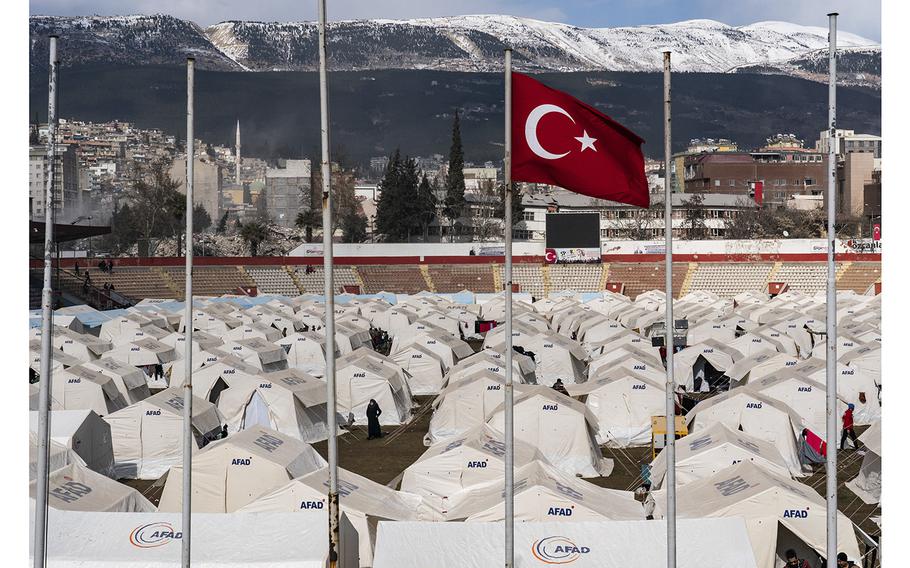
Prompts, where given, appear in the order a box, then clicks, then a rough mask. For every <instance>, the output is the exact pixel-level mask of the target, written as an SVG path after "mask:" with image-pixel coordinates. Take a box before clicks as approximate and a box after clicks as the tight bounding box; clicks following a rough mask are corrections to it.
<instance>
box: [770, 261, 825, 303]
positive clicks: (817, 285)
mask: <svg viewBox="0 0 910 568" xmlns="http://www.w3.org/2000/svg"><path fill="white" fill-rule="evenodd" d="M827 274H828V267H827V265H826V264H825V263H824V262H785V263H783V264H782V265H781V267H780V269H779V270H778V271H777V272H776V273H775V274H774V278H773V280H774V281H776V282H783V283H785V284H787V286H788V287H789V289H790V290H796V291H798V292H804V293H806V294H809V295H810V296H812V295H815V294H817V293H818V292H824V290H825V282H826V278H827Z"/></svg>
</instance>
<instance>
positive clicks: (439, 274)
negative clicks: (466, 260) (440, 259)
mask: <svg viewBox="0 0 910 568" xmlns="http://www.w3.org/2000/svg"><path fill="white" fill-rule="evenodd" d="M428 269H429V274H430V278H431V279H432V281H433V285H434V286H435V288H436V291H437V292H443V293H447V292H461V291H462V290H470V291H472V292H496V283H495V282H494V281H493V270H492V269H491V267H490V265H489V264H436V265H430V266H429V267H428Z"/></svg>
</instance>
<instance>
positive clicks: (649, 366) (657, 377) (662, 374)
mask: <svg viewBox="0 0 910 568" xmlns="http://www.w3.org/2000/svg"><path fill="white" fill-rule="evenodd" d="M622 353H623V355H622V357H620V358H619V359H617V360H614V361H611V362H609V363H605V361H608V360H609V358H604V359H595V360H594V361H592V362H591V364H590V365H588V380H589V381H590V380H594V379H596V378H599V377H600V375H601V374H602V373H605V372H607V371H609V370H613V369H625V370H627V371H631V372H633V373H636V374H638V375H641V376H643V377H647V378H649V379H651V380H652V381H657V382H666V380H667V370H666V369H664V366H663V364H658V363H657V362H655V361H652V360H651V359H650V358H649V357H646V356H644V355H640V354H637V353H629V354H626V352H625V351H623V352H622Z"/></svg>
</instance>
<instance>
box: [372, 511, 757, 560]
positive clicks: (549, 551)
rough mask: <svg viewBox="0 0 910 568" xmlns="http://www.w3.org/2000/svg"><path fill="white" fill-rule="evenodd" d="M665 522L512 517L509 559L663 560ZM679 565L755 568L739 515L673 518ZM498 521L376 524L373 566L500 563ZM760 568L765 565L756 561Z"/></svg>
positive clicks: (501, 547)
mask: <svg viewBox="0 0 910 568" xmlns="http://www.w3.org/2000/svg"><path fill="white" fill-rule="evenodd" d="M666 529H667V523H665V522H655V521H601V522H593V521H592V522H571V523H570V522H563V521H555V522H554V521H551V522H545V523H543V522H542V523H535V522H528V523H515V542H514V544H515V562H516V563H515V565H516V566H522V567H531V566H548V565H555V564H557V563H562V564H567V563H571V566H572V567H573V568H616V567H622V566H653V567H657V566H665V565H666V559H667V547H666V542H667V535H666ZM677 530H678V532H677V541H676V543H677V544H676V546H677V563H676V566H677V568H704V567H706V566H736V567H737V568H756V564H755V559H754V558H753V555H752V551H751V550H750V548H749V537H748V536H747V534H746V529H745V526H744V524H743V520H742V519H740V518H726V519H679V520H678V521H677ZM504 535H505V531H504V530H503V523H481V522H474V523H431V522H418V523H414V522H401V523H392V522H383V523H379V534H378V536H377V538H376V554H375V561H374V563H373V568H400V567H402V566H426V565H427V559H428V558H431V559H432V561H433V564H432V566H433V568H464V567H467V566H470V567H472V568H499V567H500V566H502V551H503V550H504V538H505V537H504ZM762 568H766V567H764V566H763V567H762Z"/></svg>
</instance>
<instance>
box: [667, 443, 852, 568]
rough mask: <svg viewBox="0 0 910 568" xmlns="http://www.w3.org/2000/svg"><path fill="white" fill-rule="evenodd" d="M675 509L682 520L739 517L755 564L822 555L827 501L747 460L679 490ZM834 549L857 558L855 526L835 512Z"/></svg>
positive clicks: (808, 488)
mask: <svg viewBox="0 0 910 568" xmlns="http://www.w3.org/2000/svg"><path fill="white" fill-rule="evenodd" d="M652 495H654V496H655V501H656V503H655V505H656V508H655V515H654V516H655V518H658V517H662V516H663V504H664V502H665V498H664V495H663V492H662V491H661V492H657V493H652ZM676 500H677V502H676V510H677V511H678V514H679V515H680V516H681V517H689V518H705V517H709V518H710V517H732V516H739V517H743V518H744V519H745V521H746V530H747V531H748V533H749V541H750V542H751V544H752V551H753V553H754V554H755V562H756V564H757V565H758V566H762V567H765V566H767V567H771V566H782V565H783V563H784V559H783V556H784V551H786V550H787V549H789V548H794V549H796V550H797V552H798V553H800V556H801V557H806V556H807V555H808V554H811V553H813V552H814V553H817V554H818V555H820V556H823V555H824V554H825V548H826V543H827V537H826V532H827V531H826V520H827V515H826V512H825V499H824V497H822V496H821V495H819V494H818V493H817V492H816V491H815V489H813V488H811V487H809V486H807V485H803V484H802V483H800V482H798V481H794V480H792V479H789V478H787V477H783V476H778V475H775V474H773V473H771V472H770V471H768V470H766V469H763V468H761V467H759V466H757V465H755V464H754V463H752V462H751V461H742V462H740V463H738V464H736V465H733V466H730V467H728V468H726V469H724V470H721V471H720V472H718V473H717V474H715V475H713V476H711V477H707V478H704V479H700V480H698V481H693V482H691V483H688V484H686V485H684V486H682V487H680V488H679V491H677V495H676ZM837 550H838V551H843V552H845V553H846V554H847V556H848V557H849V558H850V559H852V560H859V556H860V554H859V547H858V545H857V542H856V536H854V532H853V524H852V523H851V522H850V519H848V518H847V517H846V516H845V515H844V514H843V513H841V512H840V511H838V513H837Z"/></svg>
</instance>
